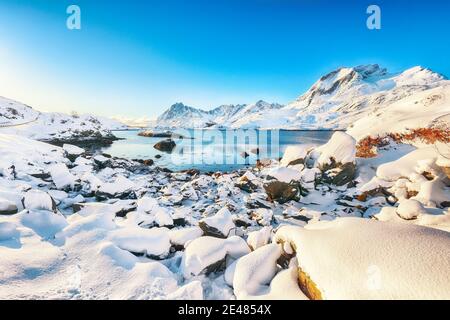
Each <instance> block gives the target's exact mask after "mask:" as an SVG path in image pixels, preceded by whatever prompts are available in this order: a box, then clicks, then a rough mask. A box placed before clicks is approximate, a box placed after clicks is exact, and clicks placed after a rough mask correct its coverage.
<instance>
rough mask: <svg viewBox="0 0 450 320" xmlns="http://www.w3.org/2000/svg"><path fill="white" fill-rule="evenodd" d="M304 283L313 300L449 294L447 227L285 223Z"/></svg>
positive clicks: (279, 236)
mask: <svg viewBox="0 0 450 320" xmlns="http://www.w3.org/2000/svg"><path fill="white" fill-rule="evenodd" d="M273 241H274V242H278V243H284V244H285V245H286V243H289V244H290V247H291V248H292V249H294V250H295V252H296V254H297V260H298V265H299V270H298V271H299V272H298V275H299V278H300V284H301V288H302V290H303V291H304V293H305V294H306V295H308V297H309V298H311V299H326V300H354V299H356V300H372V299H375V300H392V299H401V300H422V299H425V300H434V299H444V300H445V299H449V298H450V291H449V290H448V283H449V282H448V270H450V260H449V259H448V258H447V257H449V256H450V236H449V233H448V232H445V231H441V230H436V229H433V228H429V227H422V226H416V225H413V224H409V223H397V222H379V221H375V220H370V219H363V218H339V219H336V220H333V221H322V222H317V223H313V224H310V225H308V226H307V227H305V228H302V227H294V226H283V227H281V228H280V229H278V231H277V233H276V235H275V238H274V239H273Z"/></svg>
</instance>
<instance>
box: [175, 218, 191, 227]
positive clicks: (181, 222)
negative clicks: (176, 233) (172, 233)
mask: <svg viewBox="0 0 450 320" xmlns="http://www.w3.org/2000/svg"><path fill="white" fill-rule="evenodd" d="M187 224H188V223H187V221H186V219H185V218H177V219H173V225H174V227H185V226H186V225H187Z"/></svg>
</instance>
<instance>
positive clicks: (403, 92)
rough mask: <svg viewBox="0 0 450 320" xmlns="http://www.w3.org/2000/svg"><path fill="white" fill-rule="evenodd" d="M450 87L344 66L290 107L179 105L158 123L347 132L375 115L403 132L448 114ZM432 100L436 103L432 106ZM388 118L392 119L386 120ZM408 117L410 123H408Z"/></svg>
mask: <svg viewBox="0 0 450 320" xmlns="http://www.w3.org/2000/svg"><path fill="white" fill-rule="evenodd" d="M449 84H450V81H449V80H447V79H446V78H445V77H444V76H442V75H440V74H438V73H436V72H433V71H431V70H429V69H426V68H422V67H414V68H411V69H408V70H406V71H404V72H401V73H390V72H389V71H388V70H387V69H385V68H382V67H380V66H379V65H377V64H373V65H363V66H357V67H353V68H339V69H337V70H335V71H332V72H330V73H329V74H327V75H325V76H323V77H321V78H320V79H319V80H318V81H317V82H316V83H314V84H313V86H312V87H311V88H310V89H309V90H308V91H307V92H306V93H304V94H303V95H301V96H300V97H299V98H298V99H296V100H295V101H293V102H292V103H289V104H288V105H286V106H282V105H279V104H269V103H266V102H264V101H258V102H257V103H255V104H252V105H229V106H221V107H218V108H216V109H214V110H212V111H203V110H200V109H196V108H192V107H187V106H184V105H183V104H176V105H174V106H172V107H171V108H170V109H169V110H168V111H166V112H165V113H164V114H163V115H162V116H161V117H160V118H159V119H158V121H157V124H158V126H165V127H191V128H199V127H210V126H214V127H227V128H261V129H275V128H278V129H310V130H314V129H315V130H317V129H330V130H336V129H339V130H345V129H349V128H351V127H356V126H358V122H357V121H358V120H360V119H363V118H367V117H369V118H370V117H372V118H373V117H374V119H372V118H370V119H372V120H369V122H371V123H376V122H377V121H376V119H375V118H379V119H384V118H390V119H393V118H395V119H396V123H402V124H403V125H397V126H396V130H400V131H401V130H404V129H405V128H406V127H405V125H406V124H408V126H416V127H417V126H426V125H428V124H430V123H431V122H432V121H434V120H436V119H437V118H439V117H442V116H443V115H445V114H448V113H449V112H450V110H449V108H450V106H449V103H447V100H445V97H446V96H448V94H449V92H448V88H449ZM437 97H439V98H437ZM436 99H437V100H439V101H440V102H439V101H436ZM430 101H433V103H432V104H433V106H431V107H430V104H431V102H430ZM391 105H392V108H391ZM402 105H406V107H405V108H406V109H407V114H405V113H404V112H402V113H395V112H394V116H393V115H392V113H393V112H392V110H393V109H395V108H399V106H402ZM391 109H392V110H391ZM424 110H426V112H425V111H424ZM424 112H425V114H423V113H424ZM383 114H391V115H390V116H389V117H383V116H382V115H383ZM399 117H400V118H399ZM404 118H407V119H409V120H408V121H406V122H405V121H403V120H405V119H404ZM414 119H416V120H417V121H416V120H414ZM425 120H426V121H425ZM423 121H425V122H423ZM364 126H367V123H365V124H364ZM379 126H381V127H376V126H374V125H372V126H371V128H372V132H373V133H377V132H382V131H383V127H382V126H383V124H382V123H380V124H379ZM358 130H359V129H358ZM356 131H357V130H356V129H355V130H353V132H356ZM361 134H362V133H361Z"/></svg>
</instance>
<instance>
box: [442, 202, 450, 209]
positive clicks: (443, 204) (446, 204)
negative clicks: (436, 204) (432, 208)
mask: <svg viewBox="0 0 450 320" xmlns="http://www.w3.org/2000/svg"><path fill="white" fill-rule="evenodd" d="M441 207H442V208H450V201H444V202H442V203H441Z"/></svg>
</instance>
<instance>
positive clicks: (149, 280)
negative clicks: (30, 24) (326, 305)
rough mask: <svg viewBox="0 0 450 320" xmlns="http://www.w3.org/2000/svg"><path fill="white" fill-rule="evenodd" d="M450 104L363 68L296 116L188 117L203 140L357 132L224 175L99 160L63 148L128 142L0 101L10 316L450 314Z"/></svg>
mask: <svg viewBox="0 0 450 320" xmlns="http://www.w3.org/2000/svg"><path fill="white" fill-rule="evenodd" d="M449 88H450V85H449V84H448V80H445V79H444V78H443V77H442V76H440V75H438V74H436V73H434V72H431V71H429V70H427V69H423V68H413V69H411V70H408V71H405V72H403V73H401V74H396V75H392V74H389V73H387V71H386V70H384V69H382V68H380V67H379V66H365V67H356V68H343V69H339V70H338V71H335V72H332V73H330V74H328V75H326V76H324V77H323V78H322V79H320V80H319V81H318V82H317V83H316V84H315V85H314V86H313V87H312V88H311V90H309V91H308V92H307V93H306V94H305V95H303V96H302V97H301V98H300V99H299V100H297V101H296V102H295V103H293V104H291V105H289V106H286V107H283V106H281V105H275V104H267V103H265V102H262V101H260V102H258V103H256V104H254V105H250V106H244V105H241V106H239V107H238V108H237V109H235V108H234V107H231V106H228V107H223V108H220V109H217V110H216V111H213V112H209V113H208V114H209V115H208V117H207V118H206V119H207V120H208V122H205V121H204V120H205V118H204V117H203V116H204V113H203V112H198V111H195V110H193V109H189V108H185V106H184V105H178V106H177V108H175V109H176V110H175V111H177V110H178V111H180V110H182V111H183V110H184V111H183V117H185V119H184V122H186V121H187V120H186V119H188V118H186V117H188V114H186V113H184V112H185V111H187V112H189V113H195V114H196V116H195V117H196V119H197V120H195V121H193V122H192V127H197V125H198V126H199V127H204V125H205V124H207V126H208V127H215V126H216V125H218V123H217V122H215V123H213V122H212V120H211V119H214V121H216V120H217V119H221V120H220V121H221V123H222V124H221V125H220V127H222V125H223V124H225V123H227V124H226V125H223V127H224V128H228V127H231V128H233V127H234V126H236V127H239V128H241V127H242V128H249V127H258V128H264V127H265V126H266V125H267V126H268V125H270V126H273V127H277V128H285V129H292V128H294V127H297V129H298V128H299V126H300V128H303V129H304V128H313V127H314V126H311V127H308V126H307V125H305V124H307V123H308V121H306V122H305V121H304V120H305V119H306V120H307V119H313V118H314V119H315V120H314V122H311V123H313V124H315V125H317V124H320V125H319V127H317V126H315V127H314V128H316V129H318V128H319V129H336V128H338V129H347V130H345V131H344V130H342V131H337V132H335V133H334V134H333V136H332V137H331V139H330V141H328V142H327V143H325V144H323V145H321V146H311V145H302V144H299V145H293V146H290V147H289V148H288V149H287V150H286V151H285V153H284V156H283V158H282V159H280V160H279V161H278V160H269V159H261V161H260V162H258V164H257V165H256V166H255V167H253V168H249V169H242V170H236V171H233V172H215V173H201V172H199V171H197V170H187V171H183V172H172V171H170V170H167V169H164V168H160V167H158V163H157V161H133V160H131V159H123V158H117V157H111V156H110V155H107V154H102V153H101V152H98V153H91V152H90V151H89V150H85V149H83V148H80V147H79V146H75V145H72V144H69V143H67V142H70V141H72V140H73V141H76V140H77V139H78V138H80V137H81V138H85V139H87V140H90V139H92V140H95V138H100V139H101V138H108V135H109V134H111V130H112V129H118V128H121V125H120V124H118V123H116V122H114V121H111V122H110V121H109V120H107V119H103V120H101V119H100V120H99V118H96V117H92V116H79V115H72V116H67V115H62V114H54V113H51V114H50V113H48V114H43V113H39V112H37V111H34V110H33V109H31V108H30V107H27V106H24V105H22V104H19V103H16V102H12V101H11V100H7V99H3V100H1V101H0V102H1V104H0V107H1V109H0V110H2V112H1V115H0V119H2V121H3V127H1V123H0V299H183V300H190V299H289V300H291V299H292V300H294V299H301V300H304V299H450V282H449V278H448V270H450V259H449V257H450V160H449V159H450V157H449V151H450V150H449V149H448V143H449V139H450V137H449V130H448V125H449V123H448V120H446V119H447V118H445V116H446V115H448V113H449V110H450V109H449V108H450V103H449V102H448V98H447V97H448V95H449V94H450V92H448V90H449ZM13 107H14V108H13ZM13 110H15V111H13ZM236 110H237V111H236ZM242 112H244V113H242ZM245 112H247V113H245ZM291 114H292V115H293V118H290V117H289V115H291ZM275 116H277V117H278V118H277V117H275ZM263 118H264V119H266V120H267V121H271V122H270V123H269V122H264V121H266V120H264V121H260V120H262V119H263ZM5 119H7V120H5ZM230 119H235V120H236V122H235V121H234V120H233V121H231V120H230ZM317 119H320V121H316V120H317ZM327 119H328V121H327ZM438 119H439V121H437V120H438ZM160 120H161V119H160ZM281 120H282V121H284V122H280V121H281ZM322 120H323V121H322ZM164 121H169V122H170V121H175V122H171V125H173V124H176V123H178V122H177V121H179V114H178V113H177V112H174V113H172V114H168V113H166V115H165V119H164ZM227 121H228V122H227ZM82 123H84V124H83V125H82ZM325 123H327V124H329V126H324V125H323V124H325ZM350 123H352V124H351V125H349V124H350ZM166 124H167V123H166ZM169 124H170V123H169ZM262 124H263V125H262ZM171 125H169V127H170V126H171ZM80 128H83V129H82V130H81V131H80ZM411 130H415V131H411ZM79 134H81V136H79ZM367 137H369V138H367ZM71 139H72V140H71ZM38 140H40V141H38ZM45 141H51V142H52V143H53V144H49V143H46V142H45ZM55 141H59V144H60V146H55V145H54V144H55Z"/></svg>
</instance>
